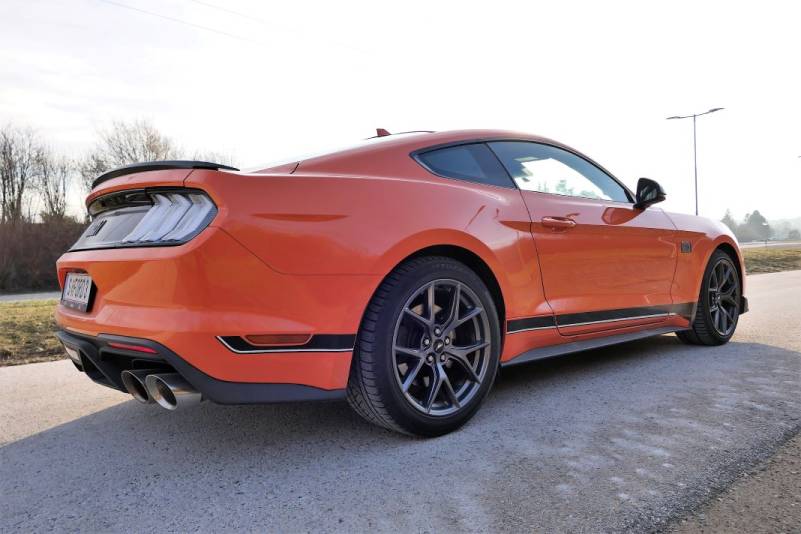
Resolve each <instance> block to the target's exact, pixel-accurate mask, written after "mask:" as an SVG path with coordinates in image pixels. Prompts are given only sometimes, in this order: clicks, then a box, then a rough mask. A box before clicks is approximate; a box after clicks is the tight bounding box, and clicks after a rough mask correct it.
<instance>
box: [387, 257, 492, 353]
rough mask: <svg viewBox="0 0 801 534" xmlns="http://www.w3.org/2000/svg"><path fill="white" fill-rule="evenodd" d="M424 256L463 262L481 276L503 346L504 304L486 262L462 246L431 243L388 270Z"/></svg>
mask: <svg viewBox="0 0 801 534" xmlns="http://www.w3.org/2000/svg"><path fill="white" fill-rule="evenodd" d="M426 256H441V257H446V258H451V259H454V260H456V261H458V262H460V263H463V264H465V265H466V266H467V267H469V268H470V270H472V271H473V272H474V273H476V274H477V275H478V277H479V278H481V281H482V282H484V285H486V286H487V289H489V292H490V294H491V295H492V300H493V302H494V304H495V309H496V310H497V311H498V322H499V323H500V324H501V347H503V340H504V337H505V336H504V331H505V330H506V329H505V325H506V304H505V302H504V298H503V291H502V290H501V286H500V284H499V282H498V278H497V277H496V276H495V272H494V271H493V270H492V268H491V267H490V266H489V265H488V264H487V262H485V261H484V260H483V259H482V258H481V256H479V255H478V254H476V253H475V252H473V251H471V250H469V249H466V248H464V247H460V246H457V245H432V246H429V247H426V248H423V249H420V250H418V251H417V252H414V253H413V254H410V255H409V256H407V257H405V258H403V260H401V261H400V262H398V264H397V265H395V266H394V267H393V268H392V269H391V270H390V272H392V271H394V270H395V269H396V268H397V267H398V266H400V265H402V264H404V263H406V262H407V261H410V260H413V259H417V258H422V257H426Z"/></svg>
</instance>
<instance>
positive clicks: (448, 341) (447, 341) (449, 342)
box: [445, 337, 451, 345]
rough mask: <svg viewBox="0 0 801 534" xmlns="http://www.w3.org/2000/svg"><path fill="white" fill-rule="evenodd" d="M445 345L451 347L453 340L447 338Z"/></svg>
mask: <svg viewBox="0 0 801 534" xmlns="http://www.w3.org/2000/svg"><path fill="white" fill-rule="evenodd" d="M445 344H446V345H450V344H451V338H449V337H446V338H445Z"/></svg>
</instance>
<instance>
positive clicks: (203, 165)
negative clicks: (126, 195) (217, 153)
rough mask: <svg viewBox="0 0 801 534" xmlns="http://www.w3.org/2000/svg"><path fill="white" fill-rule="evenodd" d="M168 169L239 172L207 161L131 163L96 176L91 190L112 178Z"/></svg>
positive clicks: (233, 168) (227, 166) (234, 168)
mask: <svg viewBox="0 0 801 534" xmlns="http://www.w3.org/2000/svg"><path fill="white" fill-rule="evenodd" d="M169 169H211V170H215V171H216V170H220V169H222V170H225V171H238V170H239V169H237V168H236V167H231V166H229V165H223V164H222V163H211V162H208V161H192V160H169V161H148V162H146V163H133V164H131V165H126V166H125V167H119V168H118V169H114V170H112V171H108V172H106V173H103V174H101V175H100V176H98V177H97V178H96V179H95V181H94V182H92V189H94V188H95V187H97V186H98V185H100V184H102V183H103V182H106V181H108V180H111V179H112V178H117V177H118V176H125V175H126V174H134V173H137V172H147V171H163V170H169Z"/></svg>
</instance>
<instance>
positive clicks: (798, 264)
mask: <svg viewBox="0 0 801 534" xmlns="http://www.w3.org/2000/svg"><path fill="white" fill-rule="evenodd" d="M743 258H744V259H745V271H746V272H747V273H748V274H757V273H776V272H779V271H795V270H797V269H801V248H774V247H767V248H746V249H743Z"/></svg>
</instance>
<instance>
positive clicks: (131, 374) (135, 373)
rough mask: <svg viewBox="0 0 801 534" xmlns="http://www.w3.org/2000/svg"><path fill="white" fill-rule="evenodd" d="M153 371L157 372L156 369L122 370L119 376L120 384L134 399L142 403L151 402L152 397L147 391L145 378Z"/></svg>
mask: <svg viewBox="0 0 801 534" xmlns="http://www.w3.org/2000/svg"><path fill="white" fill-rule="evenodd" d="M153 373H158V369H130V370H127V371H123V372H122V374H121V375H120V378H122V385H123V386H125V389H126V390H127V391H128V393H130V394H131V396H133V398H134V399H136V400H138V401H139V402H141V403H142V404H152V403H153V398H152V397H151V396H150V394H149V393H148V392H147V386H146V385H145V378H146V377H147V376H148V375H152V374H153Z"/></svg>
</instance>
